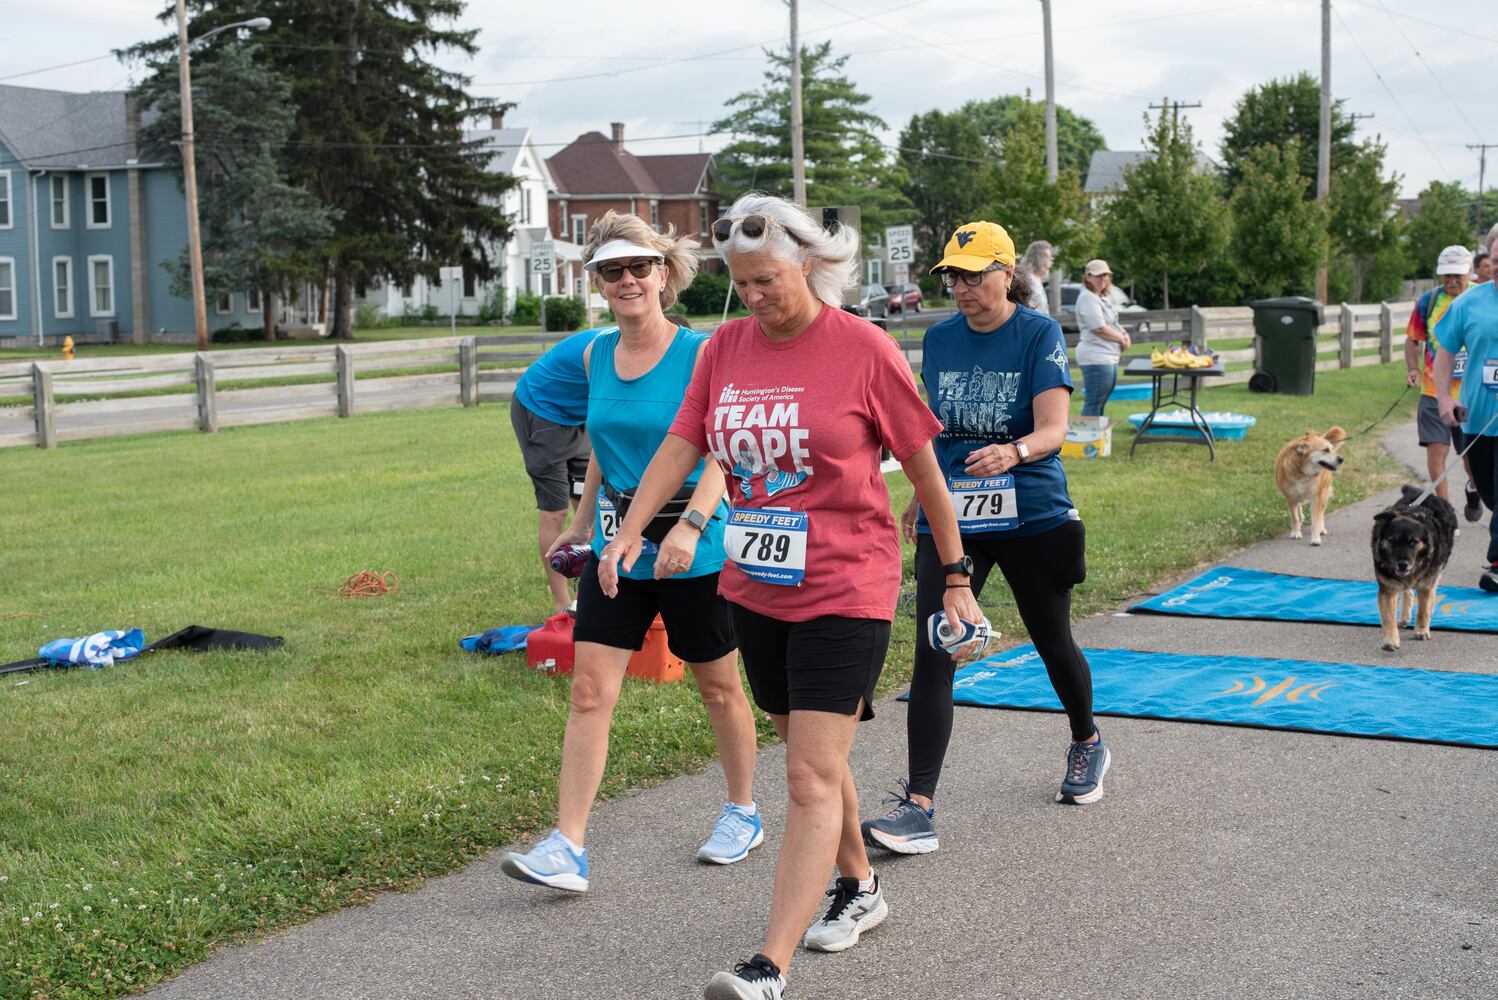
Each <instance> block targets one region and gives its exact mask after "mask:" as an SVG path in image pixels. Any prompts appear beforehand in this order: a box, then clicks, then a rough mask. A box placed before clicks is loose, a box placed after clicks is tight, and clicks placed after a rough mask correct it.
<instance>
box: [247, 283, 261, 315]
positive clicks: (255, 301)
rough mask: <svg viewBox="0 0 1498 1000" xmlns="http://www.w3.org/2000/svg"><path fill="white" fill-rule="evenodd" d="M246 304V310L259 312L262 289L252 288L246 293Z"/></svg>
mask: <svg viewBox="0 0 1498 1000" xmlns="http://www.w3.org/2000/svg"><path fill="white" fill-rule="evenodd" d="M244 306H245V311H246V312H252V313H257V312H259V311H260V289H258V288H251V289H250V290H249V291H248V292H245V293H244Z"/></svg>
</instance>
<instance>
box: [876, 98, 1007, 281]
mask: <svg viewBox="0 0 1498 1000" xmlns="http://www.w3.org/2000/svg"><path fill="white" fill-rule="evenodd" d="M992 161H993V154H992V153H990V152H989V147H988V145H987V144H986V143H985V142H984V140H983V137H982V135H980V134H979V132H978V126H977V124H976V123H975V122H974V121H973V120H972V119H971V118H969V117H968V116H966V115H962V114H957V113H948V112H945V111H928V112H926V113H925V114H923V115H914V116H912V117H911V119H910V124H909V125H907V126H905V130H904V131H903V132H901V133H900V152H899V165H900V168H901V170H902V171H903V173H904V176H905V187H904V193H905V197H906V198H907V199H909V201H910V203H911V205H912V206H914V208H915V219H914V221H913V223H912V225H913V226H914V229H915V234H914V235H915V245H916V247H917V251H918V252H917V253H916V261H917V262H918V263H919V262H924V263H925V266H926V267H929V266H931V265H932V264H934V263H935V262H936V261H937V260H938V259H940V256H941V250H942V247H943V246H945V245H946V242H947V240H948V239H950V238H951V235H952V233H953V232H954V231H955V230H956V229H957V227H958V226H960V225H962V224H963V223H965V222H972V221H973V220H974V219H977V218H978V217H979V216H980V214H981V212H982V210H983V203H984V200H985V198H986V196H987V186H988V179H987V176H986V174H987V172H988V170H989V169H991V166H992ZM918 269H920V268H912V270H918Z"/></svg>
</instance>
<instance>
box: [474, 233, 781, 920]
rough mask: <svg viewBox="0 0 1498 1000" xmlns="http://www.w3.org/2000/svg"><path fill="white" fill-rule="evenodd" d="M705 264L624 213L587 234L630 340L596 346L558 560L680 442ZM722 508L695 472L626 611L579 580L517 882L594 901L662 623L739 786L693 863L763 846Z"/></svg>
mask: <svg viewBox="0 0 1498 1000" xmlns="http://www.w3.org/2000/svg"><path fill="white" fill-rule="evenodd" d="M696 249H697V244H696V243H695V242H694V241H692V240H688V239H685V238H680V239H679V238H677V237H676V235H675V232H674V231H668V232H667V233H666V234H665V235H662V234H660V233H657V232H656V231H655V230H654V229H652V228H651V227H650V226H649V225H647V224H646V223H645V222H644V221H643V220H641V219H639V218H637V217H636V216H633V215H621V214H618V213H615V212H608V213H606V214H605V215H604V217H603V218H602V219H600V220H599V221H598V222H597V223H595V224H594V226H593V229H592V231H591V232H590V233H589V236H588V245H587V247H586V249H585V251H584V254H583V259H584V261H585V262H586V264H585V266H586V267H587V269H588V270H589V271H591V272H592V274H593V280H594V283H595V285H596V287H597V288H598V289H599V291H601V292H602V293H603V296H604V298H605V299H607V300H608V303H609V308H610V309H612V310H613V313H614V315H615V317H617V319H618V323H619V325H618V327H617V328H614V329H609V330H605V331H603V332H602V333H600V334H599V335H598V337H597V338H595V339H594V341H593V342H592V343H591V344H589V345H588V349H587V351H586V352H585V353H584V355H583V365H584V367H585V368H586V369H587V372H588V435H589V438H590V439H591V441H592V444H593V454H592V457H591V458H590V460H589V462H588V477H587V481H586V483H585V485H584V487H583V496H582V502H581V504H580V505H579V507H578V509H577V513H576V515H575V516H574V518H573V522H572V527H571V528H570V529H569V530H568V531H566V532H564V533H563V534H562V535H561V537H559V538H558V539H557V541H556V544H555V545H553V547H552V550H553V551H555V550H556V549H559V548H561V547H562V546H564V545H581V544H585V543H589V542H591V543H592V546H593V551H594V552H595V553H597V552H600V551H602V550H603V547H604V545H605V544H607V542H608V540H609V539H610V538H612V537H613V533H614V530H615V528H616V527H617V525H618V514H619V509H618V507H619V505H620V503H621V502H625V503H627V501H628V498H629V496H630V495H631V494H632V492H633V490H634V488H635V487H636V486H637V485H638V484H639V482H640V479H641V478H642V477H643V476H644V474H645V468H646V466H647V465H649V463H650V460H651V458H652V457H653V456H654V455H655V452H656V449H657V448H658V447H659V446H660V443H661V441H662V440H664V439H665V436H666V432H667V431H668V430H669V429H670V427H671V422H672V420H673V419H674V418H675V416H676V411H677V409H678V408H679V407H680V405H681V401H682V398H683V397H684V396H685V395H686V389H687V384H688V383H689V382H690V381H691V379H692V372H693V370H694V369H695V368H696V365H697V359H698V357H699V355H700V354H701V351H702V348H703V346H704V345H705V344H706V343H707V337H706V335H704V334H700V333H694V332H692V331H691V330H687V329H685V328H680V329H679V328H677V326H676V324H675V323H673V322H672V321H671V320H670V319H668V318H667V317H666V315H665V311H664V310H665V309H666V307H668V306H670V305H671V304H672V303H673V302H675V300H676V296H677V294H678V293H679V292H680V291H681V290H682V289H683V288H685V287H686V286H687V285H688V284H690V283H691V281H692V276H693V275H694V274H695V272H696V270H697V257H696V253H695V251H696ZM723 494H724V479H723V472H722V470H721V469H720V468H719V467H718V465H717V463H700V462H699V463H698V466H697V468H696V469H695V470H694V471H693V473H692V475H691V476H690V477H689V478H688V480H687V485H686V487H685V488H684V491H683V494H682V495H681V496H680V498H679V501H678V502H677V503H676V505H675V512H674V513H673V514H672V515H671V517H670V518H669V519H667V520H664V521H663V522H662V523H661V524H660V526H659V527H660V530H659V531H658V532H654V534H656V535H657V536H658V542H657V543H656V544H655V545H654V548H653V551H651V552H650V554H649V555H648V556H644V557H642V558H641V559H640V560H639V561H638V562H637V563H636V564H635V566H634V569H633V571H632V572H631V573H629V574H628V575H627V576H626V578H625V579H623V580H620V582H619V592H618V594H617V596H615V597H612V598H610V597H605V596H604V594H603V591H602V589H601V588H600V587H599V584H598V560H597V557H596V555H595V557H594V558H593V559H592V561H591V562H590V563H589V565H588V566H587V568H585V569H584V570H583V575H582V578H581V579H580V580H579V581H578V594H577V622H576V624H575V625H574V627H573V632H572V637H573V641H574V643H575V652H574V657H573V676H572V704H571V713H570V714H569V715H568V718H567V733H566V737H565V739H564V741H563V744H562V772H561V776H560V779H559V782H558V793H557V797H558V806H557V813H558V816H557V827H556V829H554V830H553V831H552V832H551V833H550V834H549V835H548V836H547V837H545V838H543V839H542V840H541V841H540V842H538V843H537V844H536V845H535V846H534V847H533V848H532V849H531V850H530V851H529V852H527V853H524V854H519V853H511V854H508V855H506V857H505V859H504V861H503V862H502V863H501V868H502V869H503V870H504V872H505V873H506V874H508V875H510V876H511V877H513V878H517V879H519V880H521V881H524V882H531V883H534V884H537V885H543V886H548V887H550V888H553V889H565V890H569V891H572V892H585V891H586V890H587V888H588V851H587V848H586V847H585V846H584V841H585V837H586V833H587V823H588V813H589V812H590V811H591V809H592V806H593V799H594V797H595V796H596V795H597V793H598V785H599V783H600V782H601V781H602V780H603V771H604V766H605V765H606V764H607V762H608V739H609V725H610V723H611V722H612V720H613V714H614V705H615V703H616V702H617V701H618V698H619V689H620V686H621V684H622V683H623V680H624V672H625V669H626V667H627V666H628V664H629V658H630V656H631V655H632V653H633V652H634V651H636V650H638V649H640V647H641V645H642V644H643V642H644V638H645V635H646V632H647V630H648V629H649V627H650V624H651V623H652V622H653V621H654V620H655V618H656V616H657V615H659V616H660V617H661V619H662V621H663V622H664V623H665V626H666V641H667V645H668V646H669V647H670V649H671V652H672V653H674V654H675V655H676V656H679V657H681V658H682V659H683V660H685V661H686V662H687V664H688V665H689V666H690V667H691V668H692V676H693V679H694V680H695V681H696V682H697V687H698V689H699V690H700V691H701V693H702V701H703V704H704V705H705V706H706V707H707V713H708V717H709V719H710V720H711V722H712V726H713V734H714V735H715V736H716V737H717V742H718V753H719V756H720V757H721V758H722V760H723V774H724V777H725V778H726V779H727V783H728V794H727V800H726V802H725V804H724V806H723V809H722V812H721V813H720V814H719V815H718V816H717V818H716V822H715V823H714V824H713V827H712V833H711V835H710V836H709V837H708V840H707V842H706V843H704V844H703V845H702V847H701V848H700V849H699V850H698V851H697V858H698V860H700V861H705V862H709V863H713V864H720V865H726V864H732V863H734V862H735V861H740V860H742V859H743V858H745V857H747V856H748V854H749V851H750V850H752V849H753V848H755V847H758V846H759V844H760V842H761V841H763V839H764V829H763V825H762V824H761V822H760V817H759V812H758V808H757V807H756V804H755V801H754V794H753V784H754V753H755V731H754V716H753V714H752V713H751V711H750V709H749V700H748V699H747V698H746V697H745V696H744V688H743V684H742V683H741V682H740V680H739V667H738V643H737V641H736V640H735V638H734V634H733V624H732V620H731V618H730V617H729V612H728V605H727V604H726V602H724V600H723V598H721V597H720V596H718V571H719V570H720V569H721V568H722V566H723V560H724V552H723V529H724V525H725V523H726V520H727V504H726V503H725V502H724V497H723ZM548 555H550V553H548ZM705 819H706V818H705Z"/></svg>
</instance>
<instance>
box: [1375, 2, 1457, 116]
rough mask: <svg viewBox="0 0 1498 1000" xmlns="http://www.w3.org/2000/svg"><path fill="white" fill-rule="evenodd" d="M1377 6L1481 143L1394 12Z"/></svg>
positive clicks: (1382, 5)
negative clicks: (1395, 18)
mask: <svg viewBox="0 0 1498 1000" xmlns="http://www.w3.org/2000/svg"><path fill="white" fill-rule="evenodd" d="M1378 6H1379V9H1380V10H1382V11H1383V12H1384V13H1385V14H1387V15H1389V23H1390V24H1392V25H1394V30H1395V31H1397V32H1399V37H1400V38H1403V39H1404V43H1405V44H1406V45H1408V46H1409V47H1410V51H1411V52H1413V53H1415V58H1416V59H1418V60H1420V65H1421V66H1424V67H1425V72H1427V73H1429V74H1430V78H1431V79H1432V80H1434V81H1436V86H1437V87H1440V88H1441V93H1443V94H1445V95H1446V100H1448V101H1450V102H1451V106H1452V107H1454V108H1456V113H1457V114H1459V115H1461V116H1462V121H1464V122H1466V123H1467V127H1468V128H1470V129H1471V130H1472V134H1473V135H1475V136H1477V141H1478V142H1481V141H1482V132H1481V130H1479V129H1478V127H1477V126H1476V125H1473V124H1472V119H1470V118H1468V117H1467V113H1466V112H1465V111H1463V110H1462V106H1461V105H1460V104H1459V103H1457V100H1456V98H1455V97H1453V96H1451V91H1449V90H1447V89H1446V85H1445V84H1444V83H1442V82H1441V78H1440V77H1439V76H1436V71H1435V70H1433V69H1431V68H1430V63H1428V62H1426V61H1425V57H1424V56H1422V55H1421V54H1420V50H1419V49H1417V48H1416V47H1415V43H1414V42H1412V41H1410V36H1409V35H1406V34H1405V33H1404V29H1403V28H1401V27H1400V26H1399V22H1398V21H1396V20H1394V12H1393V11H1391V10H1389V8H1387V7H1385V6H1384V3H1383V0H1378Z"/></svg>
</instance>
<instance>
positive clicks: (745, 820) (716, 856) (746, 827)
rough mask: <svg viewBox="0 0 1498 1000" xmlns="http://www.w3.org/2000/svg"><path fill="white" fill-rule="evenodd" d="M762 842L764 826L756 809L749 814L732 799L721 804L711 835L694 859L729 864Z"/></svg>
mask: <svg viewBox="0 0 1498 1000" xmlns="http://www.w3.org/2000/svg"><path fill="white" fill-rule="evenodd" d="M764 842H765V826H764V824H763V823H762V822H760V818H759V809H758V808H756V809H755V810H754V815H753V816H750V815H749V814H748V813H746V812H744V811H743V810H742V809H740V808H739V807H738V806H736V805H734V804H733V803H732V802H728V803H725V804H724V805H723V811H722V812H721V813H719V814H718V822H717V823H716V824H715V825H714V826H713V835H712V836H711V837H709V838H707V843H705V844H703V845H702V846H701V847H699V848H698V849H697V860H698V861H708V862H711V863H712V864H715V865H731V864H733V863H734V862H735V861H743V860H744V859H745V858H747V857H748V856H749V852H750V851H752V850H754V849H755V848H756V847H758V846H759V845H760V844H763V843H764Z"/></svg>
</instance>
